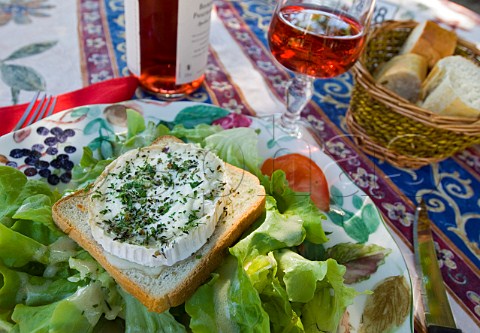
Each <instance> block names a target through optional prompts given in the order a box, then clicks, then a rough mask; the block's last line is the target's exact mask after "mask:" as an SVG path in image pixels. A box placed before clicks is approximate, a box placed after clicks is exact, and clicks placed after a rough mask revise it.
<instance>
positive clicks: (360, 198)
mask: <svg viewBox="0 0 480 333" xmlns="http://www.w3.org/2000/svg"><path fill="white" fill-rule="evenodd" d="M127 109H133V110H135V111H137V112H139V113H140V114H141V115H143V117H144V119H145V121H146V122H152V123H154V124H158V123H163V124H166V125H174V124H182V125H184V126H185V127H193V126H195V125H198V124H203V123H207V124H216V125H220V126H221V127H223V128H224V129H230V128H235V127H251V128H254V129H255V130H256V132H257V133H258V138H259V140H258V141H259V142H258V147H257V148H258V150H259V153H260V155H261V157H262V158H268V157H272V156H275V155H277V154H279V153H282V154H285V153H288V152H295V153H301V154H303V155H306V156H308V157H310V158H311V159H312V160H313V161H314V162H315V163H316V164H317V165H318V166H319V167H320V168H321V169H322V170H323V171H324V173H325V176H326V178H327V181H328V185H329V190H330V196H331V209H330V211H329V212H328V214H327V220H326V221H325V226H324V228H325V230H326V231H328V232H329V233H331V234H330V240H329V242H328V243H326V244H325V247H326V250H327V251H326V252H327V255H329V256H330V257H331V258H334V259H336V260H337V261H339V262H340V263H342V264H343V265H345V266H346V267H347V273H346V275H345V278H346V282H347V283H348V284H350V285H351V286H353V287H354V288H355V289H356V290H357V291H359V292H361V293H362V294H361V295H359V296H357V297H356V299H355V303H354V304H352V305H350V306H349V307H348V311H347V312H346V315H344V316H343V318H342V321H341V323H340V325H341V327H342V329H343V331H344V332H349V331H357V332H373V331H379V332H381V331H386V330H389V331H391V332H413V311H412V308H411V304H412V297H411V281H410V277H409V273H408V269H407V266H406V264H405V261H404V259H403V257H402V254H401V252H400V250H399V248H398V247H397V245H396V244H395V241H394V240H393V238H392V236H391V235H390V233H389V231H388V230H387V227H386V226H385V224H384V222H383V220H382V217H381V215H380V214H379V212H378V210H377V209H376V207H375V205H374V204H373V202H372V201H371V199H370V198H369V197H368V196H367V195H365V194H364V193H363V192H362V191H361V190H360V189H359V188H358V187H356V185H355V184H354V183H353V182H352V181H351V180H350V179H349V178H348V176H347V175H346V174H345V173H344V172H343V171H342V170H341V169H340V168H339V167H338V165H337V164H336V163H335V162H334V161H333V160H332V159H331V158H330V157H328V156H327V155H325V154H324V153H323V152H322V151H321V149H320V148H318V147H312V146H310V145H309V144H308V143H307V142H304V141H302V140H298V139H294V138H292V137H290V136H288V135H284V134H283V133H282V132H281V131H280V130H278V129H277V128H276V127H275V126H273V125H272V122H270V121H266V120H263V119H259V118H252V117H247V116H243V115H239V114H235V113H230V112H228V111H226V110H223V109H220V108H218V107H214V106H212V105H206V104H199V103H193V102H175V103H162V102H158V101H152V100H132V101H127V102H124V103H119V104H114V105H105V104H101V105H89V106H83V107H78V108H75V109H71V110H66V111H63V112H60V113H58V114H55V115H53V116H51V117H49V118H46V119H43V120H41V121H39V122H37V123H35V124H33V125H32V126H30V127H28V128H26V129H23V130H20V131H17V132H15V133H10V134H7V135H5V136H3V137H1V138H0V165H7V166H11V167H14V168H17V169H18V170H20V171H22V172H23V173H24V174H25V175H26V176H27V177H28V178H29V179H42V180H44V181H45V182H47V183H48V184H49V185H50V186H51V187H52V188H57V189H58V190H59V191H60V192H62V191H63V190H66V189H72V188H73V187H74V186H75V184H74V183H73V181H72V177H73V175H72V173H73V172H74V166H75V165H77V164H78V163H79V161H80V159H81V156H82V153H83V148H84V147H86V146H88V147H90V148H91V149H92V151H94V152H95V153H96V154H97V155H98V156H100V157H102V158H110V157H112V156H113V155H114V152H115V149H116V147H115V144H114V143H113V141H114V140H113V138H114V137H115V136H116V135H122V133H125V132H126V130H127V115H126V114H127V112H126V110H127ZM369 291H374V294H373V295H375V297H374V296H373V295H371V294H370V292H369ZM392 295H400V296H399V297H397V298H396V299H394V300H393V302H392ZM392 304H393V306H392ZM380 308H381V309H382V311H383V312H384V316H383V317H382V318H383V319H385V318H386V317H388V318H390V319H389V320H377V319H375V318H377V317H378V316H376V315H375V314H376V313H378V309H380ZM372 309H373V310H372ZM382 325H387V326H385V327H384V326H382ZM352 327H353V328H355V330H352Z"/></svg>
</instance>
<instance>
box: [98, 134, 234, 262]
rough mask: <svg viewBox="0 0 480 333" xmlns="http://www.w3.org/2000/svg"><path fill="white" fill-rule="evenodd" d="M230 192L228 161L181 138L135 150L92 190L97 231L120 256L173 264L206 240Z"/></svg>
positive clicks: (110, 250) (100, 239)
mask: <svg viewBox="0 0 480 333" xmlns="http://www.w3.org/2000/svg"><path fill="white" fill-rule="evenodd" d="M229 193H230V186H229V184H228V177H227V173H226V170H225V164H224V162H223V161H222V160H220V159H219V158H218V157H217V156H216V155H215V154H213V153H212V152H209V151H207V150H205V149H202V148H200V147H198V146H196V145H192V144H185V143H179V142H170V143H168V144H167V145H165V146H149V147H145V148H141V149H135V150H131V151H129V152H127V153H125V154H123V155H122V156H120V157H119V158H117V159H116V160H115V161H113V162H112V163H111V164H110V165H109V166H108V167H107V169H106V170H105V171H104V173H103V177H101V179H100V180H98V181H97V183H95V185H94V186H93V188H92V190H91V192H90V198H89V200H90V205H89V221H90V227H91V231H92V235H93V237H94V238H95V240H96V241H97V242H98V243H99V244H101V245H102V247H103V249H104V250H105V251H106V252H108V253H110V254H112V255H114V256H117V257H119V258H122V259H126V260H129V261H131V262H135V263H138V264H141V265H145V266H149V267H155V266H159V265H168V266H171V265H173V264H174V263H176V262H178V261H180V260H183V259H185V258H187V257H189V256H191V255H192V254H193V253H194V252H195V251H197V250H198V249H199V248H200V247H201V246H202V245H203V244H205V242H206V241H207V240H208V238H209V237H210V236H211V235H212V233H213V232H214V230H215V226H216V224H217V222H218V220H219V219H220V217H221V215H222V214H223V212H224V209H225V204H226V201H227V199H228V198H227V197H228V194H229Z"/></svg>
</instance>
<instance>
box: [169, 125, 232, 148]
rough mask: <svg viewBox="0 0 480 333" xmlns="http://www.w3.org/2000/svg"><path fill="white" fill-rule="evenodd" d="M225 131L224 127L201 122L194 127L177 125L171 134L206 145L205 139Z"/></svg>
mask: <svg viewBox="0 0 480 333" xmlns="http://www.w3.org/2000/svg"><path fill="white" fill-rule="evenodd" d="M221 131H223V128H222V127H220V126H216V125H207V124H199V125H197V126H195V127H194V128H185V126H183V125H181V124H180V125H175V126H174V127H173V129H172V130H171V132H170V135H173V136H176V137H177V138H179V139H182V140H183V141H186V142H194V143H199V144H200V145H201V146H205V139H206V138H207V137H209V136H210V135H212V134H215V133H218V132H221Z"/></svg>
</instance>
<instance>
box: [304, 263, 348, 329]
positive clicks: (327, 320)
mask: <svg viewBox="0 0 480 333" xmlns="http://www.w3.org/2000/svg"><path fill="white" fill-rule="evenodd" d="M325 263H326V266H327V273H326V275H325V279H323V280H322V281H321V282H318V283H317V288H316V290H315V295H314V297H313V299H312V300H311V301H309V302H308V303H307V304H305V305H304V306H303V309H302V321H303V325H304V327H305V332H336V331H337V327H338V323H339V322H340V319H341V318H342V316H343V313H344V312H345V310H346V308H347V306H349V305H350V304H352V303H353V300H354V298H355V297H356V296H357V295H358V292H357V291H356V290H355V289H353V288H351V287H347V286H346V285H345V284H344V281H343V275H344V274H345V266H342V265H339V264H338V263H337V262H336V261H335V260H333V259H327V260H326V261H325Z"/></svg>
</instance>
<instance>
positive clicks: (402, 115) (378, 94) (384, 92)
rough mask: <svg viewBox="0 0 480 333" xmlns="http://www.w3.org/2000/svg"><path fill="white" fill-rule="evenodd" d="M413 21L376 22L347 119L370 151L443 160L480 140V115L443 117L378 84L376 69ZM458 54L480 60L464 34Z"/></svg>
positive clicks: (411, 162) (396, 158) (393, 158)
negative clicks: (378, 23) (377, 23)
mask: <svg viewBox="0 0 480 333" xmlns="http://www.w3.org/2000/svg"><path fill="white" fill-rule="evenodd" d="M416 24H417V23H416V22H414V21H388V22H385V23H383V24H381V25H379V26H376V27H375V28H374V29H373V30H372V32H371V34H370V36H369V39H368V41H367V46H366V49H365V51H364V52H363V54H362V56H361V57H360V59H359V61H358V62H357V64H356V65H355V66H354V68H353V76H354V82H355V84H354V88H353V92H352V99H351V102H350V108H349V110H348V112H347V116H346V121H347V126H348V128H349V130H350V131H351V132H352V134H353V136H354V138H355V141H356V143H357V144H358V145H359V146H360V147H361V148H362V149H363V150H364V151H365V152H366V153H368V154H370V155H373V156H375V157H377V158H379V159H382V160H387V161H389V162H390V163H392V164H394V165H396V166H399V167H407V168H419V167H421V166H423V165H426V164H430V163H433V162H438V161H440V160H443V159H445V158H447V157H450V156H452V155H453V154H455V153H456V152H459V151H461V150H463V149H465V148H466V147H468V146H471V145H473V144H477V143H480V119H467V118H460V117H447V116H440V115H437V114H434V113H432V112H430V111H429V110H426V109H422V108H420V107H418V106H416V105H415V104H412V103H410V102H409V101H407V100H405V99H403V98H401V97H400V96H398V95H396V94H395V93H393V92H391V91H390V90H388V89H386V88H384V87H383V86H381V85H379V84H376V83H375V81H374V79H373V77H372V74H371V73H373V72H374V71H375V69H376V68H377V67H378V66H379V65H381V64H382V63H384V62H386V61H388V60H389V59H391V58H392V57H394V56H395V55H397V54H398V52H399V50H400V48H401V47H402V45H403V43H404V42H405V40H406V38H407V37H408V35H409V33H410V31H411V30H412V29H413V28H414V27H415V26H416ZM455 54H457V55H462V56H464V57H467V58H469V59H472V60H473V61H474V62H476V63H477V64H480V51H479V50H477V49H476V48H475V46H474V45H473V44H471V43H468V42H466V41H464V40H461V39H459V40H458V43H457V48H456V50H455Z"/></svg>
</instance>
